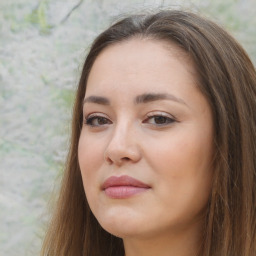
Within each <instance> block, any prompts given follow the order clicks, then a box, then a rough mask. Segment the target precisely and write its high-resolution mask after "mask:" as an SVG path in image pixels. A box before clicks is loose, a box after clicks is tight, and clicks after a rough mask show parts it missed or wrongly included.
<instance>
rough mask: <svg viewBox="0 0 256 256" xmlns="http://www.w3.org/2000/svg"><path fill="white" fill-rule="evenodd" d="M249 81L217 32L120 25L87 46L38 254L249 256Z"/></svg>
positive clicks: (153, 19) (199, 22) (189, 24)
mask: <svg viewBox="0 0 256 256" xmlns="http://www.w3.org/2000/svg"><path fill="white" fill-rule="evenodd" d="M255 100H256V73H255V69H254V67H253V64H252V63H251V61H250V59H249V57H248V56H247V54H246V53H245V51H244V50H243V49H242V48H241V46H240V45H239V44H238V43H237V42H236V41H235V40H234V39H233V38H232V37H231V36H230V35H228V34H227V33H226V32H225V31H224V30H223V29H221V28H220V27H219V26H217V25H216V24H214V23H212V22H211V21H209V20H206V19H204V18H202V17H199V16H197V15H195V14H192V13H189V12H183V11H170V10H165V11H159V12H157V13H154V14H147V15H134V16H130V17H127V18H125V19H123V20H121V21H119V22H117V23H115V24H114V25H112V26H111V27H110V28H108V29H107V30H106V31H104V32H103V33H102V34H100V35H99V36H98V37H97V38H96V40H95V41H94V43H93V45H92V47H91V50H90V52H89V54H88V56H87V58H86V60H85V64H84V67H83V71H82V75H81V79H80V83H79V86H78V90H77V95H76V101H75V106H74V115H73V126H72V137H71V147H70V152H69V157H68V161H67V167H66V172H65V175H64V178H63V182H62V187H61V191H60V197H59V201H58V204H57V208H56V212H55V216H54V218H53V220H52V223H51V225H50V228H49V230H48V233H47V236H46V239H45V243H44V247H43V252H42V255H56V256H57V255H58V256H60V255H63V256H64V255H65V256H66V255H72V256H74V255H84V256H93V255H95V256H96V255H97V256H100V255H109V256H110V255H111V256H113V255H116V256H120V255H125V256H134V255H140V256H143V255H147V256H148V255H159V256H163V255H180V256H187V255H193V256H194V255H200V256H235V255H239V256H242V255H243V256H253V255H255V253H256V243H255V242H256V240H255V238H256V216H255V214H256V211H255V210H256V208H255V205H256V202H255V201H256V191H255V189H256V177H255V171H256V160H255V159H256V144H255V141H256V128H255V127H256V126H255V124H256V101H255Z"/></svg>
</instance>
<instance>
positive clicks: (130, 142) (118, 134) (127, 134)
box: [104, 126, 141, 166]
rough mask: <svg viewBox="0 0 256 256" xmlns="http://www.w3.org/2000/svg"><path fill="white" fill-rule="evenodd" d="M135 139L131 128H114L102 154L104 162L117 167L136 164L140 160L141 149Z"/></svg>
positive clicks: (135, 136)
mask: <svg viewBox="0 0 256 256" xmlns="http://www.w3.org/2000/svg"><path fill="white" fill-rule="evenodd" d="M137 137H138V136H137V135H136V132H135V131H134V129H132V128H131V127H128V126H126V127H124V126H123V127H120V126H119V127H118V126H116V128H115V129H114V130H113V133H112V134H111V138H110V141H109V143H108V145H107V147H106V149H105V152H104V159H105V161H106V162H107V163H108V164H114V165H117V166H121V165H123V164H125V163H128V162H130V163H136V162H138V161H139V160H140V159H141V149H140V147H139V140H138V138H137Z"/></svg>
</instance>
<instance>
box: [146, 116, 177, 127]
mask: <svg viewBox="0 0 256 256" xmlns="http://www.w3.org/2000/svg"><path fill="white" fill-rule="evenodd" d="M173 122H175V119H174V118H171V117H169V116H165V115H153V116H149V117H148V118H147V119H146V120H145V121H144V122H143V123H148V124H152V125H156V126H164V125H168V124H171V123H173Z"/></svg>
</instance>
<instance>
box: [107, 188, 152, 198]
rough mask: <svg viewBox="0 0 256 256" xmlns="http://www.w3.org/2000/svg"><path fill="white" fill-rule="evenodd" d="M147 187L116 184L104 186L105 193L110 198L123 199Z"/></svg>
mask: <svg viewBox="0 0 256 256" xmlns="http://www.w3.org/2000/svg"><path fill="white" fill-rule="evenodd" d="M148 189H149V188H141V187H133V186H116V187H108V188H106V189H105V190H104V191H105V194H106V195H107V196H109V197H111V198H116V199H124V198H128V197H131V196H134V195H136V194H140V193H142V192H145V191H147V190H148Z"/></svg>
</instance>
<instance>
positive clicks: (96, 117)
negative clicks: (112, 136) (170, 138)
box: [84, 113, 176, 127]
mask: <svg viewBox="0 0 256 256" xmlns="http://www.w3.org/2000/svg"><path fill="white" fill-rule="evenodd" d="M156 118H158V119H159V118H160V120H161V121H165V122H163V123H157V120H156ZM151 119H154V120H155V121H154V123H149V120H151ZM95 120H97V123H98V124H93V122H94V121H95ZM160 120H158V121H160ZM99 122H103V123H102V124H100V123H99ZM174 122H176V120H175V118H174V117H172V116H171V117H170V116H169V115H168V114H164V113H156V114H148V115H147V118H146V119H145V120H143V122H142V123H148V124H149V125H154V126H157V127H161V126H167V125H170V124H172V123H174ZM84 123H85V125H88V126H91V127H102V126H104V125H108V124H112V121H111V120H109V119H108V118H107V117H104V116H101V115H98V114H92V115H89V116H88V117H86V118H85V122H84Z"/></svg>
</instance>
